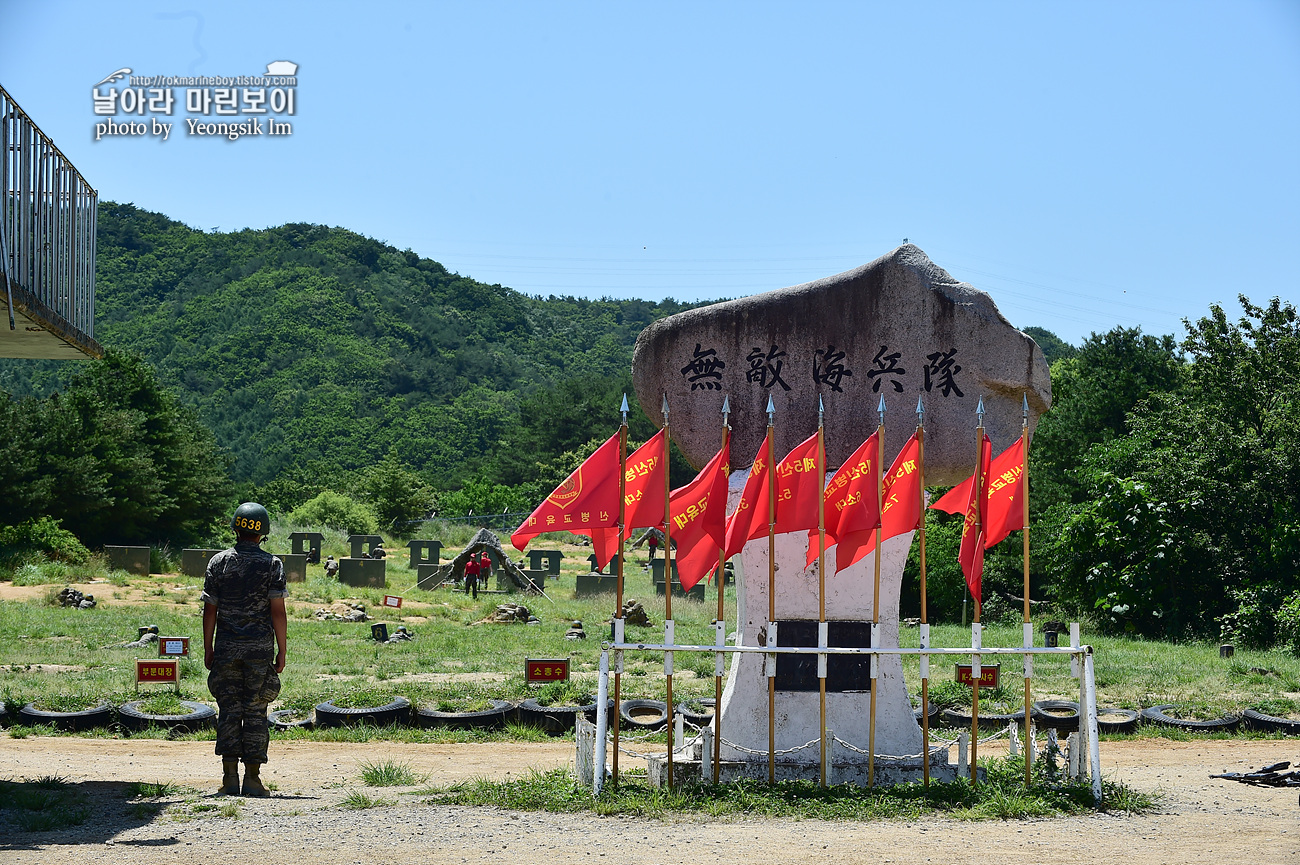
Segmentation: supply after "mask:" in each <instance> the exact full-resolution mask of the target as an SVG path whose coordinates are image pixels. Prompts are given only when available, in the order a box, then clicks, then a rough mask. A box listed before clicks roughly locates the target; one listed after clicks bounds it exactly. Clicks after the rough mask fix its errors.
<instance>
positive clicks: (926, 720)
mask: <svg viewBox="0 0 1300 865" xmlns="http://www.w3.org/2000/svg"><path fill="white" fill-rule="evenodd" d="M916 446H917V451H916V464H917V470H918V472H919V473H920V477H919V478H918V479H917V483H918V484H920V486H921V495H920V507H921V514H920V516H919V518H918V522H917V526H918V530H919V531H920V533H921V546H920V556H921V633H922V634H923V635H924V636H925V646H924V647H928V645H929V642H930V640H929V637H930V619H929V614H928V610H927V608H926V596H925V405H924V404H923V403H922V402H921V398H920V397H919V396H918V397H917V398H916ZM921 777H922V779H923V781H924V784H925V786H927V787H929V786H930V659H929V657H928V656H925V655H922V656H921Z"/></svg>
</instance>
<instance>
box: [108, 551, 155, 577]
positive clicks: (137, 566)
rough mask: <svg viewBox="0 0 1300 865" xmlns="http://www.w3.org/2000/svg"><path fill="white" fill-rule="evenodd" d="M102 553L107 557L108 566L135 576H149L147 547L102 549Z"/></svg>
mask: <svg viewBox="0 0 1300 865" xmlns="http://www.w3.org/2000/svg"><path fill="white" fill-rule="evenodd" d="M104 553H105V555H107V556H108V565H109V567H111V568H114V569H116V570H119V571H126V572H127V573H128V574H136V575H137V576H141V577H147V576H149V548H148V547H115V546H107V545H105V547H104Z"/></svg>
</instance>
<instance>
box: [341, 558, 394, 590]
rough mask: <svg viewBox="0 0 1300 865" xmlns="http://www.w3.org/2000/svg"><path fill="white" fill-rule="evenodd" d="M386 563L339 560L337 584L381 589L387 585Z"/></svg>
mask: <svg viewBox="0 0 1300 865" xmlns="http://www.w3.org/2000/svg"><path fill="white" fill-rule="evenodd" d="M387 566H388V562H387V561H385V560H384V559H353V558H350V557H344V558H342V559H339V582H340V583H342V584H343V585H345V586H361V587H370V588H374V589H382V588H384V586H385V584H386V583H387V574H388V567H387Z"/></svg>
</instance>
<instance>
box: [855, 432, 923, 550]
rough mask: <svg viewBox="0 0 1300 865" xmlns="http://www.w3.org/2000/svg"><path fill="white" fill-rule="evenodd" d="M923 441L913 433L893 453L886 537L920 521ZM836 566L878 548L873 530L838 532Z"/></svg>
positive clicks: (887, 487)
mask: <svg viewBox="0 0 1300 865" xmlns="http://www.w3.org/2000/svg"><path fill="white" fill-rule="evenodd" d="M920 460H921V442H920V440H919V439H918V438H917V437H916V433H912V437H911V438H910V439H908V440H907V443H906V444H904V445H903V449H902V450H901V451H899V452H898V456H896V457H894V463H893V465H891V466H890V467H889V471H888V472H886V473H885V479H884V493H883V499H884V508H883V509H882V510H881V514H880V528H881V532H880V533H881V536H882V539H883V540H889V539H890V538H892V537H895V536H897V535H902V534H906V533H907V532H910V531H913V530H915V529H916V527H917V526H919V525H920V524H921V467H920ZM836 540H837V541H839V543H838V544H837V545H836V548H835V570H837V571H842V570H845V569H846V568H849V567H850V566H852V565H854V564H856V563H857V562H859V561H861V560H862V558H863V557H864V556H866V555H867V554H868V553H870V552H871V551H872V550H874V549H875V548H876V533H875V532H874V531H870V530H867V531H858V532H853V533H846V534H844V535H842V536H836Z"/></svg>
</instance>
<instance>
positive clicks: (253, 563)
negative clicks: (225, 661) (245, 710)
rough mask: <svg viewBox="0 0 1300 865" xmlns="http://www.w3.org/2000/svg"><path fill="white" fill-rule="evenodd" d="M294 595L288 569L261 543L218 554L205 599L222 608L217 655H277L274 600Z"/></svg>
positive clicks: (205, 587) (219, 610)
mask: <svg viewBox="0 0 1300 865" xmlns="http://www.w3.org/2000/svg"><path fill="white" fill-rule="evenodd" d="M288 594H289V592H288V590H287V589H286V588H285V582H284V565H283V564H282V563H281V562H280V560H279V559H277V558H276V557H275V556H273V555H271V554H270V553H268V552H266V551H265V550H263V549H262V548H261V547H260V546H258V545H257V544H249V543H243V542H240V543H237V544H235V546H234V547H233V548H232V549H229V550H223V551H222V552H220V553H217V554H216V555H215V556H213V557H212V559H211V561H209V562H208V570H207V574H206V575H205V576H204V579H203V595H202V600H203V602H204V603H206V604H212V605H213V606H214V607H216V608H217V633H216V639H215V645H214V647H213V649H214V652H215V654H216V655H217V657H218V658H272V657H275V630H274V629H273V628H272V626H271V599H272V598H283V597H286V596H287V595H288Z"/></svg>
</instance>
